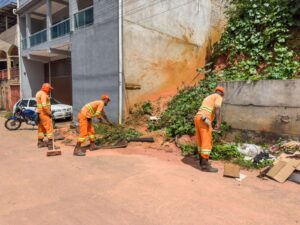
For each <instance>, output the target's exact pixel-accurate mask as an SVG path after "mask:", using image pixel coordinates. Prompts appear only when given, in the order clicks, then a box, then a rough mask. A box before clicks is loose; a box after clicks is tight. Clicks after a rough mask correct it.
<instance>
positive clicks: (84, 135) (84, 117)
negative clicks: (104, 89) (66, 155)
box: [77, 100, 105, 143]
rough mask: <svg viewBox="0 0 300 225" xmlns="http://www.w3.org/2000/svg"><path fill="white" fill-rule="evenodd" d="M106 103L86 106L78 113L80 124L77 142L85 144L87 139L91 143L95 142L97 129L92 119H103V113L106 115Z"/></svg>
mask: <svg viewBox="0 0 300 225" xmlns="http://www.w3.org/2000/svg"><path fill="white" fill-rule="evenodd" d="M104 105H105V104H104V101H102V100H99V101H93V102H90V103H88V104H86V105H85V106H84V107H82V109H81V110H80V112H79V113H78V122H79V131H80V134H79V137H78V140H77V142H78V143H83V142H85V141H86V140H87V139H89V140H90V142H94V141H95V129H94V126H93V123H92V120H91V118H93V117H97V118H99V117H101V115H102V113H104V110H103V109H104Z"/></svg>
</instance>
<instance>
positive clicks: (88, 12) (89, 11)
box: [74, 6, 94, 29]
mask: <svg viewBox="0 0 300 225" xmlns="http://www.w3.org/2000/svg"><path fill="white" fill-rule="evenodd" d="M74 19H75V28H76V29H78V28H80V27H86V26H89V25H91V24H93V22H94V8H93V6H90V7H88V8H86V9H83V10H81V11H79V12H78V13H76V14H74Z"/></svg>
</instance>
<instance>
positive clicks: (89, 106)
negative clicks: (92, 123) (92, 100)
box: [85, 104, 95, 116]
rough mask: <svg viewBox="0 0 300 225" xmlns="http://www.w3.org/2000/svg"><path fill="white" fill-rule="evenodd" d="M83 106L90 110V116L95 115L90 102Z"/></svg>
mask: <svg viewBox="0 0 300 225" xmlns="http://www.w3.org/2000/svg"><path fill="white" fill-rule="evenodd" d="M85 107H87V108H88V110H89V111H90V113H91V115H92V116H94V115H95V112H94V109H93V107H92V106H91V105H90V104H86V105H85Z"/></svg>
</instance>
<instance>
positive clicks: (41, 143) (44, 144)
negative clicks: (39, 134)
mask: <svg viewBox="0 0 300 225" xmlns="http://www.w3.org/2000/svg"><path fill="white" fill-rule="evenodd" d="M37 147H38V148H46V147H48V145H47V142H44V140H43V139H38V143H37Z"/></svg>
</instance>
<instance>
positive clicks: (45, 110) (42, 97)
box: [36, 90, 53, 140]
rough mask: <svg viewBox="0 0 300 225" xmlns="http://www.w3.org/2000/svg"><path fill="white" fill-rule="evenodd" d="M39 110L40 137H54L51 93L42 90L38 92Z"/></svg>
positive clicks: (50, 138)
mask: <svg viewBox="0 0 300 225" xmlns="http://www.w3.org/2000/svg"><path fill="white" fill-rule="evenodd" d="M36 103H37V112H38V113H39V120H40V121H39V124H38V139H44V137H45V136H46V137H47V138H48V139H49V140H52V139H53V125H52V119H51V103H50V97H49V95H48V94H47V93H46V92H45V91H43V90H40V91H38V92H37V93H36Z"/></svg>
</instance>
